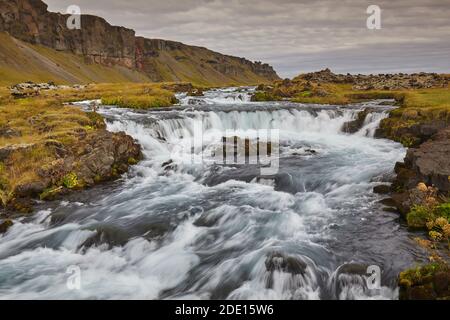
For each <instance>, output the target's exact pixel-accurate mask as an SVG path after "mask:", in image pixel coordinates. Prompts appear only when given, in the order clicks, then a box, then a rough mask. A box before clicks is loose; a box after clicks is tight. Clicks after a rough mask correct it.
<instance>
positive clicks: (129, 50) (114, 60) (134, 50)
mask: <svg viewBox="0 0 450 320" xmlns="http://www.w3.org/2000/svg"><path fill="white" fill-rule="evenodd" d="M67 17H68V15H64V14H60V13H53V12H49V11H47V5H46V4H45V3H44V2H42V1H40V0H2V1H1V2H0V31H3V32H7V33H8V34H9V35H10V36H11V37H13V38H14V39H9V38H8V36H7V35H6V34H2V35H1V37H2V38H1V40H2V41H1V42H0V54H1V55H0V71H1V75H2V78H3V79H2V83H10V82H18V81H26V80H36V81H37V80H39V81H58V82H67V83H75V82H77V83H79V82H90V81H95V82H105V81H107V82H114V81H136V82H138V81H148V80H152V81H190V82H194V83H196V84H202V85H228V84H254V83H261V82H269V81H272V80H276V79H279V77H278V76H277V74H276V73H275V71H274V70H273V68H272V67H271V66H269V65H267V64H263V63H260V62H251V61H249V60H246V59H244V58H238V57H232V56H227V55H222V54H220V53H217V52H213V51H211V50H208V49H206V48H201V47H195V46H188V45H185V44H182V43H179V42H174V41H166V40H160V39H146V38H142V37H136V36H135V31H134V30H131V29H127V28H124V27H117V26H111V25H110V24H109V23H108V22H106V21H105V20H104V19H103V18H100V17H96V16H91V15H82V16H81V26H82V27H81V29H80V30H69V29H68V28H67V26H66V21H67ZM16 39H17V40H20V41H17V40H16Z"/></svg>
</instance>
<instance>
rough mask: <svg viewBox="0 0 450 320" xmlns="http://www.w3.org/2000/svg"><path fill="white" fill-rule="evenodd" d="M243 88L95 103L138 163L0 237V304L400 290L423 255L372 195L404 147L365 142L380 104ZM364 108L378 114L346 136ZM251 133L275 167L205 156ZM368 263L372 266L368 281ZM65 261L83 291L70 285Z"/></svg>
mask: <svg viewBox="0 0 450 320" xmlns="http://www.w3.org/2000/svg"><path fill="white" fill-rule="evenodd" d="M249 91H251V89H249V88H243V89H242V88H231V89H225V90H212V91H209V92H206V93H205V96H204V97H195V98H193V97H187V96H185V95H180V96H179V98H180V101H181V105H180V106H177V107H174V108H169V109H162V110H151V111H142V112H139V111H133V110H128V109H117V108H112V107H102V108H101V110H100V112H101V113H102V114H104V115H105V117H106V118H107V119H108V129H109V130H112V131H125V132H126V133H128V134H129V135H131V136H133V137H134V138H135V139H136V140H137V141H138V142H139V143H140V144H141V146H142V148H143V153H144V160H143V161H142V162H140V163H139V164H138V165H136V166H134V167H133V168H132V169H131V170H130V172H129V173H128V174H126V175H124V176H123V178H122V179H121V180H120V181H118V182H115V183H110V184H106V185H103V186H99V187H96V188H93V189H91V190H87V191H84V192H80V193H78V194H73V195H72V196H71V197H69V198H68V199H66V200H65V201H56V202H54V203H50V204H45V203H44V204H42V207H41V210H40V211H39V212H38V213H37V214H36V215H35V216H33V217H32V218H21V219H19V220H17V221H15V224H14V226H13V227H11V228H10V230H9V231H8V232H7V233H6V234H5V235H3V236H0V299H27V298H30V299H70V298H75V299H180V298H185V299H396V298H397V285H396V277H397V275H398V272H399V271H400V270H402V269H403V268H406V267H409V266H411V265H413V264H414V261H416V260H417V259H418V257H421V256H422V255H423V253H422V252H420V251H418V250H420V249H418V248H417V247H416V246H414V245H413V242H412V240H411V239H410V238H409V237H408V234H407V232H406V229H405V228H404V227H402V226H401V225H400V224H399V222H398V216H397V215H396V214H394V213H389V212H385V211H383V210H382V209H383V206H382V205H381V204H380V203H379V200H381V199H382V198H381V197H380V196H378V195H375V194H373V192H372V188H373V187H374V186H375V185H377V184H379V183H380V182H384V181H387V180H389V178H390V176H391V175H392V172H393V167H394V164H395V162H396V161H400V160H402V158H403V157H404V154H405V150H404V148H403V147H402V146H401V145H399V144H397V143H394V142H391V141H388V140H383V139H375V138H374V137H373V135H374V132H375V129H376V128H377V127H378V125H379V122H380V121H381V119H382V118H384V117H386V116H387V112H388V109H389V108H386V107H382V106H379V105H377V104H376V103H374V104H365V105H355V106H350V107H336V106H329V107H319V106H308V105H298V104H292V103H288V102H280V103H253V102H250V99H249V97H250V95H249ZM368 106H370V107H371V108H379V110H380V111H379V112H378V111H377V112H372V113H370V114H369V115H368V116H367V118H366V120H365V122H364V125H363V127H362V128H361V130H360V131H358V132H357V133H355V134H346V133H343V132H342V130H341V129H342V127H343V125H344V123H345V122H348V121H351V120H353V119H355V118H356V116H357V114H358V113H359V112H361V110H363V109H364V108H365V107H368ZM196 127H197V128H198V127H200V128H201V129H202V130H201V131H202V137H201V139H202V141H201V143H202V144H203V145H201V147H200V148H192V146H194V145H196V144H195V141H193V140H195V139H199V138H198V136H196V135H195V128H196ZM258 129H278V130H280V131H279V136H280V140H279V148H280V152H279V170H278V172H277V173H276V174H274V175H272V176H268V177H266V176H261V174H260V170H259V167H258V166H256V165H248V164H240V165H232V164H231V165H229V164H228V165H221V164H214V163H212V162H208V161H205V152H204V151H205V150H207V151H208V152H210V151H211V150H216V149H218V148H220V147H221V144H222V137H223V136H224V133H225V132H226V130H232V131H233V135H235V136H238V137H240V138H243V137H244V136H249V137H250V139H252V137H253V138H254V137H255V136H256V130H258ZM196 142H197V145H198V142H199V141H196ZM207 154H210V153H207ZM206 160H207V159H206ZM369 265H376V266H379V267H380V269H381V270H382V275H381V284H382V286H381V287H380V288H378V289H369V288H368V287H367V282H366V279H367V277H368V275H367V274H366V269H367V266H369ZM73 267H75V268H78V270H79V271H80V288H79V290H71V289H70V288H69V287H68V286H67V283H68V279H69V277H70V276H71V274H68V273H67V270H68V268H73ZM69 270H70V269H69Z"/></svg>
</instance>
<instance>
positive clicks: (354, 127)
mask: <svg viewBox="0 0 450 320" xmlns="http://www.w3.org/2000/svg"><path fill="white" fill-rule="evenodd" d="M373 111H374V110H373V109H371V108H367V109H364V110H363V111H361V112H359V113H358V115H357V117H356V119H355V120H352V121H349V122H346V123H344V125H343V126H342V129H341V130H342V132H345V133H356V132H358V131H359V130H361V128H362V127H363V125H364V122H365V121H366V118H367V115H368V114H370V113H371V112H373Z"/></svg>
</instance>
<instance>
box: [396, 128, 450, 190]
mask: <svg viewBox="0 0 450 320" xmlns="http://www.w3.org/2000/svg"><path fill="white" fill-rule="evenodd" d="M405 167H406V168H408V169H410V170H412V171H413V172H414V174H415V176H416V177H417V179H418V180H420V181H422V182H424V183H426V184H427V185H434V186H435V187H436V188H438V189H439V190H440V191H442V192H449V191H450V128H447V129H444V130H442V131H440V132H439V133H438V134H436V135H435V136H433V138H431V139H430V140H428V141H427V142H425V143H423V144H421V145H420V146H419V147H418V148H416V149H409V150H408V153H407V155H406V158H405Z"/></svg>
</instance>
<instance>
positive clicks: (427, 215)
mask: <svg viewBox="0 0 450 320" xmlns="http://www.w3.org/2000/svg"><path fill="white" fill-rule="evenodd" d="M430 220H433V213H432V211H431V210H430V209H429V208H427V207H425V206H414V207H413V208H412V210H411V212H410V213H408V215H407V216H406V221H407V222H408V226H409V227H411V228H425V227H427V222H428V221H430Z"/></svg>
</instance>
